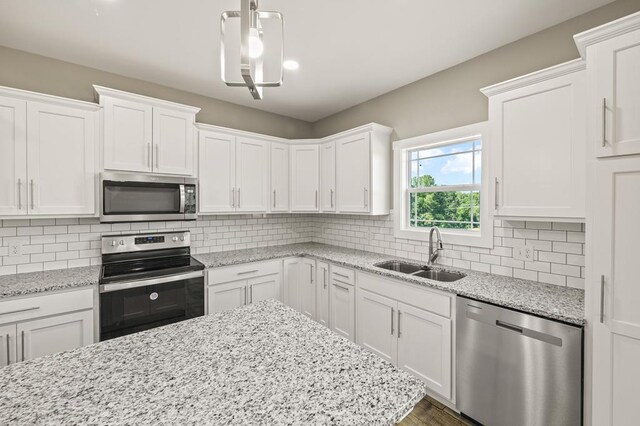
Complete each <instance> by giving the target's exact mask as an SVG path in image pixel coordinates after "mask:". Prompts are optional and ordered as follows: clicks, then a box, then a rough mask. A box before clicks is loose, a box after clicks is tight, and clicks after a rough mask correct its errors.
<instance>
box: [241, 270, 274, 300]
mask: <svg viewBox="0 0 640 426" xmlns="http://www.w3.org/2000/svg"><path fill="white" fill-rule="evenodd" d="M281 281H282V277H281V275H280V274H272V275H266V276H264V277H258V278H251V279H249V280H247V285H248V286H249V303H256V302H260V301H261V300H267V299H275V300H281V296H280V282H281Z"/></svg>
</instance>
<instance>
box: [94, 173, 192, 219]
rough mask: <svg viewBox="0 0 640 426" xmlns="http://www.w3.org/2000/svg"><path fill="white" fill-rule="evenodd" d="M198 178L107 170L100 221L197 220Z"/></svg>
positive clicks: (102, 183) (102, 182)
mask: <svg viewBox="0 0 640 426" xmlns="http://www.w3.org/2000/svg"><path fill="white" fill-rule="evenodd" d="M197 183H198V180H197V179H191V178H183V177H171V176H151V175H142V174H137V173H114V172H105V173H102V174H101V175H100V221H101V222H106V223H109V222H136V221H138V222H140V221H158V220H162V221H166V220H195V219H196V218H197V211H198V209H197V193H198V191H197Z"/></svg>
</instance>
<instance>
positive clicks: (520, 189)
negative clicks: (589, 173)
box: [482, 60, 587, 221]
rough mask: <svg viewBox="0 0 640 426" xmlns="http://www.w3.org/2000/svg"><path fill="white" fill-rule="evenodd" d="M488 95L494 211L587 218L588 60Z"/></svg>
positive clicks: (489, 89) (489, 90) (515, 81)
mask: <svg viewBox="0 0 640 426" xmlns="http://www.w3.org/2000/svg"><path fill="white" fill-rule="evenodd" d="M482 92H483V93H484V94H485V95H487V96H488V97H489V123H490V127H491V133H490V137H491V140H490V145H491V148H490V149H491V154H492V155H491V157H490V158H491V160H490V161H491V166H492V167H491V169H492V173H493V174H492V179H491V184H492V186H493V188H492V189H493V191H492V192H493V195H494V199H493V200H492V202H493V205H494V207H495V212H496V215H498V216H502V217H518V218H534V219H545V218H546V219H548V218H561V219H565V220H575V221H583V220H584V217H585V208H586V204H585V198H586V197H585V193H586V186H585V180H586V126H587V124H586V108H585V62H584V61H582V60H575V61H571V62H567V63H565V64H561V65H558V66H555V67H551V68H548V69H546V70H542V71H538V72H535V73H532V74H528V75H526V76H523V77H518V78H515V79H513V80H509V81H507V82H504V83H500V84H496V85H494V86H491V87H487V88H484V89H482Z"/></svg>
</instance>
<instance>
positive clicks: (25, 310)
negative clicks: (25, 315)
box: [0, 306, 40, 315]
mask: <svg viewBox="0 0 640 426" xmlns="http://www.w3.org/2000/svg"><path fill="white" fill-rule="evenodd" d="M36 309H40V306H32V307H30V308H24V309H16V310H15V311H7V312H0V315H9V314H17V313H20V312H27V311H35V310H36Z"/></svg>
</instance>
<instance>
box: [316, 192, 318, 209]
mask: <svg viewBox="0 0 640 426" xmlns="http://www.w3.org/2000/svg"><path fill="white" fill-rule="evenodd" d="M317 208H318V190H317V189H316V209H317Z"/></svg>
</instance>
